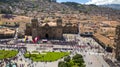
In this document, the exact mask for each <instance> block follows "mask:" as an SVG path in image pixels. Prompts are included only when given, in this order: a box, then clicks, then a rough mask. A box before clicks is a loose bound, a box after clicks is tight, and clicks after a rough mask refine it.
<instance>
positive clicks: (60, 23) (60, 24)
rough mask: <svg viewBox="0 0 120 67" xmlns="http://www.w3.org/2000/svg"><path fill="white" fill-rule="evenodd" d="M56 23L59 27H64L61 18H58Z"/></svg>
mask: <svg viewBox="0 0 120 67" xmlns="http://www.w3.org/2000/svg"><path fill="white" fill-rule="evenodd" d="M56 22H57V26H62V19H61V18H58V19H57V21H56Z"/></svg>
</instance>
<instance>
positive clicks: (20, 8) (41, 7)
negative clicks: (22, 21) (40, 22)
mask: <svg viewBox="0 0 120 67" xmlns="http://www.w3.org/2000/svg"><path fill="white" fill-rule="evenodd" d="M6 8H7V9H6ZM71 10H72V9H71V8H70V7H68V6H66V5H64V4H59V3H56V2H51V1H49V0H46V1H44V0H5V1H4V0H2V1H0V11H1V13H14V14H23V15H28V14H31V13H38V12H44V13H50V12H57V11H66V12H69V11H71Z"/></svg>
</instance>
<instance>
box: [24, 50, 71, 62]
mask: <svg viewBox="0 0 120 67" xmlns="http://www.w3.org/2000/svg"><path fill="white" fill-rule="evenodd" d="M69 54H70V53H69V52H46V53H40V54H31V53H26V54H24V56H25V57H26V58H30V59H31V60H33V61H36V62H39V61H40V62H53V61H57V60H58V59H61V58H63V57H65V56H68V55H69Z"/></svg>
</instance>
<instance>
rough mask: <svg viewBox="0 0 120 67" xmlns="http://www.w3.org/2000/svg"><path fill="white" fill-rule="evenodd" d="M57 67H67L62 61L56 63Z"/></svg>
mask: <svg viewBox="0 0 120 67" xmlns="http://www.w3.org/2000/svg"><path fill="white" fill-rule="evenodd" d="M58 67H68V66H67V64H66V63H65V62H64V61H60V62H59V63H58Z"/></svg>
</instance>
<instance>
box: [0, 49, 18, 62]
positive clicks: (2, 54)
mask: <svg viewBox="0 0 120 67" xmlns="http://www.w3.org/2000/svg"><path fill="white" fill-rule="evenodd" d="M17 54H18V51H15V50H0V60H3V59H6V58H12V57H15V56H16V55H17Z"/></svg>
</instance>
